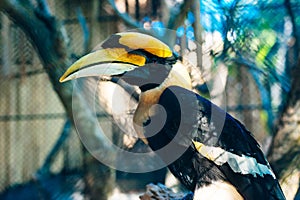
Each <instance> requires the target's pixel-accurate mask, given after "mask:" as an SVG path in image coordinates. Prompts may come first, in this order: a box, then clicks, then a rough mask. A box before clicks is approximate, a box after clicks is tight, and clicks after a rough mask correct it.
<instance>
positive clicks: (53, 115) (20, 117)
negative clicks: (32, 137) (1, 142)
mask: <svg viewBox="0 0 300 200" xmlns="http://www.w3.org/2000/svg"><path fill="white" fill-rule="evenodd" d="M96 116H97V118H105V117H106V118H107V117H108V115H106V114H104V113H97V114H96ZM66 117H67V115H66V114H65V113H48V114H28V115H26V114H25V115H23V114H17V115H2V116H1V115H0V122H5V121H21V120H26V121H31V120H48V119H59V118H61V119H64V118H66Z"/></svg>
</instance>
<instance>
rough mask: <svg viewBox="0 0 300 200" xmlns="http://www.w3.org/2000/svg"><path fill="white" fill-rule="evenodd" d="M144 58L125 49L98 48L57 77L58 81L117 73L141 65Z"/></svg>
mask: <svg viewBox="0 0 300 200" xmlns="http://www.w3.org/2000/svg"><path fill="white" fill-rule="evenodd" d="M145 62H146V58H144V57H143V56H140V55H135V54H129V53H128V52H126V50H125V49H122V48H115V49H100V50H97V51H95V52H92V53H90V54H87V55H85V56H83V57H82V58H80V59H79V60H77V61H76V62H75V63H74V64H73V65H71V66H70V67H69V69H67V71H66V72H65V73H64V74H63V75H62V77H61V78H60V79H59V81H60V82H65V81H68V80H72V79H76V78H80V77H87V76H103V75H118V74H122V73H124V72H126V71H131V70H133V69H135V68H137V67H138V66H143V65H144V64H145Z"/></svg>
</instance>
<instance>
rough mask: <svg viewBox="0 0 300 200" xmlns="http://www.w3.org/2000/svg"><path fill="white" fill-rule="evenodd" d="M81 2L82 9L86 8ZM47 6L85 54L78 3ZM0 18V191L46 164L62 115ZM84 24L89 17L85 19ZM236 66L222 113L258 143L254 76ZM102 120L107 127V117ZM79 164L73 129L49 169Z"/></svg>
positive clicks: (26, 44)
mask: <svg viewBox="0 0 300 200" xmlns="http://www.w3.org/2000/svg"><path fill="white" fill-rule="evenodd" d="M84 2H87V1H84ZM81 3H82V2H81ZM83 4H84V5H82V6H83V8H84V7H86V8H90V6H91V5H89V4H88V3H83ZM49 5H50V8H51V11H52V12H53V15H55V17H57V18H58V19H60V20H62V22H63V24H64V26H65V28H66V31H67V34H68V36H69V39H70V44H71V46H70V47H71V48H72V49H73V50H74V55H75V56H81V55H83V54H84V53H86V52H85V49H84V44H83V43H84V41H83V40H84V37H83V36H82V33H83V32H82V31H83V30H82V27H81V26H80V24H79V22H78V20H77V16H76V12H74V10H75V9H76V8H77V7H78V2H77V3H76V4H74V3H72V1H70V0H64V1H49ZM86 10H87V9H83V11H82V12H83V14H86V13H87V12H86ZM102 14H103V13H102ZM99 16H101V15H99ZM106 19H107V20H106V21H103V20H98V21H97V23H99V24H100V23H102V26H100V27H101V28H103V32H104V33H107V32H113V29H117V27H118V26H117V25H116V23H117V22H116V20H115V18H114V17H111V18H109V17H108V18H106ZM0 20H1V23H0V24H1V26H0V32H1V35H2V37H0V55H1V56H0V62H1V63H0V79H1V81H0V91H1V95H0V127H1V132H0V191H3V190H5V189H6V188H8V187H10V186H12V185H14V184H17V183H25V182H27V181H29V180H31V179H32V177H33V175H34V174H35V173H36V172H38V170H39V169H40V168H41V167H42V166H43V165H44V164H45V160H46V159H47V156H48V155H49V153H50V152H51V150H52V148H53V147H54V146H55V144H56V142H57V141H58V139H59V138H60V136H61V134H62V130H63V129H64V126H65V122H66V120H67V119H66V114H65V111H64V108H63V106H62V104H61V102H60V101H59V99H58V97H57V95H56V94H55V91H54V90H53V89H52V86H51V83H50V81H49V80H48V77H47V74H46V73H45V71H44V69H43V67H42V64H41V62H40V60H39V58H38V56H37V54H36V52H35V50H34V48H33V47H32V45H31V43H30V41H28V39H27V38H26V35H25V34H24V33H23V32H22V30H21V29H20V28H19V27H17V26H16V25H15V24H14V23H13V22H12V21H11V20H10V19H8V18H7V16H5V15H4V14H3V13H1V14H0ZM87 23H88V24H89V23H90V21H89V20H87ZM103 24H104V26H103ZM111 24H113V25H111ZM104 27H106V28H105V29H104ZM89 28H90V31H94V30H91V29H94V28H95V29H98V30H99V26H97V27H92V26H90V27H89ZM94 32H97V30H96V31H94ZM103 35H105V34H101V35H100V33H99V35H94V38H91V41H92V42H95V41H97V42H100V41H101V40H99V38H101V39H104V38H105V37H107V36H108V35H106V36H103ZM95 45H96V44H95ZM238 70H240V71H239V73H235V75H232V76H228V80H227V85H226V90H225V92H226V103H227V105H226V106H227V111H228V112H230V113H231V114H233V115H234V116H235V117H237V118H238V119H239V120H241V121H242V122H244V123H245V124H246V127H247V128H248V129H249V130H250V131H251V132H252V133H253V134H254V135H255V136H256V138H258V140H259V141H263V140H264V139H265V138H266V137H267V136H268V131H267V128H266V120H265V115H264V108H262V106H261V99H260V94H259V90H258V88H257V86H256V84H255V82H254V80H253V79H252V78H251V77H250V76H247V74H246V73H247V70H246V69H245V68H244V69H243V68H240V69H238ZM100 121H101V120H100ZM101 123H104V124H108V125H106V126H110V124H109V123H110V122H109V120H107V118H106V119H105V120H104V121H101ZM82 167H83V154H82V145H81V142H80V140H79V139H78V136H77V135H76V131H75V130H72V131H71V133H70V136H69V138H68V140H67V142H65V143H64V145H63V148H62V149H61V150H60V152H59V154H58V156H57V157H56V158H55V160H54V163H51V169H50V170H51V172H52V173H58V172H61V171H62V170H72V169H79V170H80V169H82Z"/></svg>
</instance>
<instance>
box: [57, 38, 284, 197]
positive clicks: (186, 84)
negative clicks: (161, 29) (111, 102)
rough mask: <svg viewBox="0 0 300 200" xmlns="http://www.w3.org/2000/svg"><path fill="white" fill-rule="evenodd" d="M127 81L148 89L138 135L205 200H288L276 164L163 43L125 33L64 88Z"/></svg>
mask: <svg viewBox="0 0 300 200" xmlns="http://www.w3.org/2000/svg"><path fill="white" fill-rule="evenodd" d="M86 76H111V77H119V78H121V79H123V80H124V81H125V82H127V83H129V84H132V85H136V86H138V87H139V88H140V90H141V95H140V98H139V104H138V107H137V109H136V111H135V114H134V117H133V121H134V127H135V130H136V132H137V134H138V136H139V137H140V138H141V139H142V140H143V141H144V142H145V143H146V144H148V145H149V146H150V147H151V149H152V150H154V151H155V152H157V154H158V155H159V156H160V157H161V158H162V160H163V161H165V162H166V163H167V164H168V168H169V169H170V171H171V172H172V173H173V174H174V175H175V177H177V178H178V179H179V180H180V181H181V183H182V184H183V185H185V186H186V188H187V189H189V190H191V191H194V192H195V198H197V199H198V198H202V199H285V197H284V195H283V193H282V190H281V188H280V185H279V183H278V181H277V179H276V177H275V175H274V173H273V172H272V170H271V168H270V165H269V163H268V161H267V160H266V158H265V156H264V155H263V153H262V151H261V149H260V147H259V145H258V143H257V142H256V140H255V139H254V138H253V137H252V135H251V133H250V132H249V131H248V130H247V129H246V128H245V127H244V125H243V124H241V123H240V122H239V121H238V120H236V119H235V118H233V117H232V116H231V115H229V114H228V113H226V112H225V111H223V110H222V109H220V108H219V107H217V106H216V105H214V104H213V103H211V102H210V101H209V100H207V99H205V98H203V97H201V96H200V95H198V94H196V93H194V92H192V91H191V88H190V79H189V76H188V74H187V72H186V71H185V70H184V67H183V66H182V62H181V61H180V59H179V58H178V57H177V56H176V55H175V54H174V53H173V52H172V51H171V49H170V48H169V47H168V46H167V45H166V44H164V43H163V42H161V41H160V40H158V39H156V38H154V37H152V36H149V35H146V34H142V33H136V32H126V33H117V34H114V35H112V36H111V37H109V38H108V39H107V40H105V41H104V42H103V43H102V44H101V49H99V50H96V51H94V52H91V53H90V54H87V55H85V56H83V57H82V58H80V59H79V60H78V61H76V62H75V63H74V64H73V65H72V66H71V67H70V68H69V69H68V70H67V71H66V72H65V73H64V74H63V76H62V77H61V78H60V82H64V81H67V80H71V79H75V78H79V77H86Z"/></svg>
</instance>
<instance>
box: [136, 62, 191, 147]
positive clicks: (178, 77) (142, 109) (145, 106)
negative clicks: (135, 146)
mask: <svg viewBox="0 0 300 200" xmlns="http://www.w3.org/2000/svg"><path fill="white" fill-rule="evenodd" d="M191 85H192V84H191V79H190V76H189V73H188V71H187V69H186V67H185V66H184V65H182V63H181V62H177V63H176V64H174V65H173V67H172V69H171V71H170V73H169V75H168V77H167V78H166V79H165V80H164V82H163V83H161V84H160V85H159V86H158V87H155V88H153V89H151V90H147V91H144V92H142V93H141V95H140V100H139V104H138V107H137V109H136V111H135V114H134V117H133V121H134V127H135V131H136V132H137V135H138V137H139V138H144V134H143V123H144V122H146V121H147V120H148V119H149V118H150V117H151V116H152V115H153V114H154V113H155V107H153V105H155V104H157V103H158V102H159V99H160V96H161V94H162V93H163V92H164V90H165V89H166V88H168V87H169V86H180V87H183V88H186V89H188V90H191V88H192V86H191ZM142 140H143V141H144V142H145V143H147V141H146V140H145V139H142Z"/></svg>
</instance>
